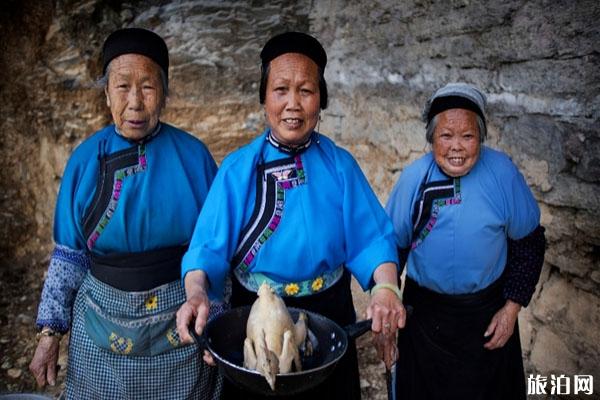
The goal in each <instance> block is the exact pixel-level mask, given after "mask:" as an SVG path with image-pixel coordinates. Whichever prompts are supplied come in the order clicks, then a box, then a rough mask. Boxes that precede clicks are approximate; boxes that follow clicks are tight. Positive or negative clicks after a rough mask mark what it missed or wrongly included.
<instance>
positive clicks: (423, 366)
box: [387, 84, 545, 400]
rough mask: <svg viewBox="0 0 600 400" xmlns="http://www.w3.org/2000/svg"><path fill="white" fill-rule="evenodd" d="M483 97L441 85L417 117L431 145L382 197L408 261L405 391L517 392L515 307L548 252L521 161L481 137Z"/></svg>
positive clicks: (522, 302) (465, 395) (527, 294)
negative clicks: (424, 125)
mask: <svg viewBox="0 0 600 400" xmlns="http://www.w3.org/2000/svg"><path fill="white" fill-rule="evenodd" d="M484 111H485V96H484V95H483V93H481V92H480V91H479V90H478V89H476V88H475V87H472V86H469V85H466V84H449V85H447V86H445V87H443V88H442V89H440V90H438V91H437V92H436V93H435V94H434V95H433V96H432V98H431V99H430V100H429V102H428V103H427V106H426V108H425V112H424V114H423V116H424V120H425V122H426V123H427V134H426V138H427V141H428V142H429V143H431V145H432V151H431V152H430V153H428V154H426V155H425V156H423V157H422V158H420V159H418V160H417V161H415V162H414V163H412V164H411V165H409V166H408V167H406V169H405V170H404V171H403V172H402V175H401V176H400V179H399V181H398V183H397V184H396V186H395V188H394V190H393V192H392V194H391V196H390V199H389V201H388V204H387V211H388V213H389V214H390V216H391V217H392V220H393V223H394V228H395V231H396V234H397V236H398V241H399V246H400V254H401V256H400V258H401V265H404V262H405V261H406V259H407V257H408V269H407V278H406V285H405V291H404V303H405V304H410V305H412V306H413V307H414V315H413V317H412V318H411V320H410V323H409V324H408V325H407V327H406V329H405V330H403V331H402V332H401V333H400V335H399V352H400V360H399V364H398V369H397V380H396V381H397V391H398V394H399V397H400V398H402V399H486V400H490V399H524V398H525V380H524V379H525V378H524V373H523V361H522V357H521V345H520V342H519V332H518V325H517V315H518V312H519V310H520V309H521V307H522V306H526V305H527V304H528V302H529V300H530V299H531V296H532V294H533V292H534V290H535V285H536V283H537V280H538V278H539V274H540V271H541V267H542V264H543V258H544V244H545V239H544V229H543V228H542V227H541V226H540V210H539V208H538V206H537V204H536V202H535V199H534V198H533V195H532V194H531V191H530V190H529V188H528V186H527V183H526V182H525V180H524V179H523V176H522V175H521V174H520V173H519V171H518V170H517V167H516V166H515V165H514V164H513V163H512V162H511V160H510V158H508V157H507V156H506V155H505V154H503V153H501V152H499V151H496V150H492V149H490V148H488V147H486V146H483V145H482V142H483V141H484V139H485V137H486V122H485V117H484Z"/></svg>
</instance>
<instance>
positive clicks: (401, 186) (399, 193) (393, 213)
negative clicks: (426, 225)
mask: <svg viewBox="0 0 600 400" xmlns="http://www.w3.org/2000/svg"><path fill="white" fill-rule="evenodd" d="M415 172H416V171H415V169H414V168H406V169H405V170H404V172H402V174H401V175H400V178H399V179H398V182H396V184H395V185H394V188H393V189H392V193H390V197H389V199H388V201H387V204H386V206H385V210H386V212H387V214H388V215H389V216H390V218H391V219H392V224H393V225H394V232H395V234H396V244H397V246H398V248H399V249H404V248H408V247H409V246H410V245H411V240H412V232H413V226H412V211H413V206H414V202H415V196H416V195H417V191H418V186H419V183H420V181H421V179H422V177H421V176H419V174H417V173H415Z"/></svg>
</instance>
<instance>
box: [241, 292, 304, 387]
mask: <svg viewBox="0 0 600 400" xmlns="http://www.w3.org/2000/svg"><path fill="white" fill-rule="evenodd" d="M257 294H258V298H257V299H256V301H255V302H254V304H253V305H252V309H251V310H250V315H249V316H248V323H247V325H246V340H244V367H245V368H248V369H252V370H256V371H258V372H259V373H260V374H261V375H263V376H264V377H265V379H266V380H267V382H268V383H269V386H270V387H271V389H272V390H275V376H276V375H277V374H278V373H280V374H285V373H288V372H290V371H291V370H292V362H293V363H294V366H295V367H296V371H301V370H302V364H301V362H300V353H299V351H298V348H299V347H300V346H304V343H305V340H306V335H307V317H306V314H305V313H300V315H299V317H298V322H296V324H294V322H293V321H292V317H291V316H290V313H289V311H288V309H287V308H286V306H285V303H284V302H283V300H282V299H281V297H279V296H278V295H277V293H275V291H274V290H273V289H272V288H271V286H269V285H268V284H267V283H263V284H262V285H261V286H260V288H259V289H258V293H257ZM307 351H308V349H307Z"/></svg>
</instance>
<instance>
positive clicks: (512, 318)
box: [483, 300, 521, 350]
mask: <svg viewBox="0 0 600 400" xmlns="http://www.w3.org/2000/svg"><path fill="white" fill-rule="evenodd" d="M520 310H521V305H520V304H519V303H515V302H514V301H512V300H506V304H505V305H504V307H502V308H501V309H500V310H498V312H497V313H496V314H495V315H494V317H493V318H492V322H490V324H489V325H488V327H487V329H486V331H485V333H484V334H483V335H484V336H486V337H489V336H492V334H493V336H492V338H491V339H490V340H488V341H487V342H486V344H484V345H483V347H485V348H486V349H488V350H494V349H499V348H501V347H503V346H504V345H505V344H506V342H508V339H510V337H511V335H512V334H513V331H514V329H515V323H516V322H517V318H518V316H519V311H520Z"/></svg>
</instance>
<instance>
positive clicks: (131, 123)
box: [104, 54, 165, 140]
mask: <svg viewBox="0 0 600 400" xmlns="http://www.w3.org/2000/svg"><path fill="white" fill-rule="evenodd" d="M109 68H110V70H109V75H108V83H107V87H106V88H105V89H104V91H105V93H106V104H107V105H108V107H109V108H110V113H111V114H112V117H113V121H114V122H115V125H116V126H117V129H118V130H119V132H121V134H122V135H123V136H125V137H126V138H128V139H133V140H139V139H142V138H143V137H144V136H146V135H148V134H149V133H151V132H152V131H153V130H154V128H155V127H156V124H158V117H159V116H160V112H161V111H162V108H163V106H164V103H165V95H164V93H163V86H162V82H161V76H160V67H159V66H158V64H156V63H155V62H154V61H152V60H151V59H150V58H148V57H146V56H142V55H140V54H123V55H121V56H119V57H116V58H115V59H113V60H112V61H111V62H110V64H109Z"/></svg>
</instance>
